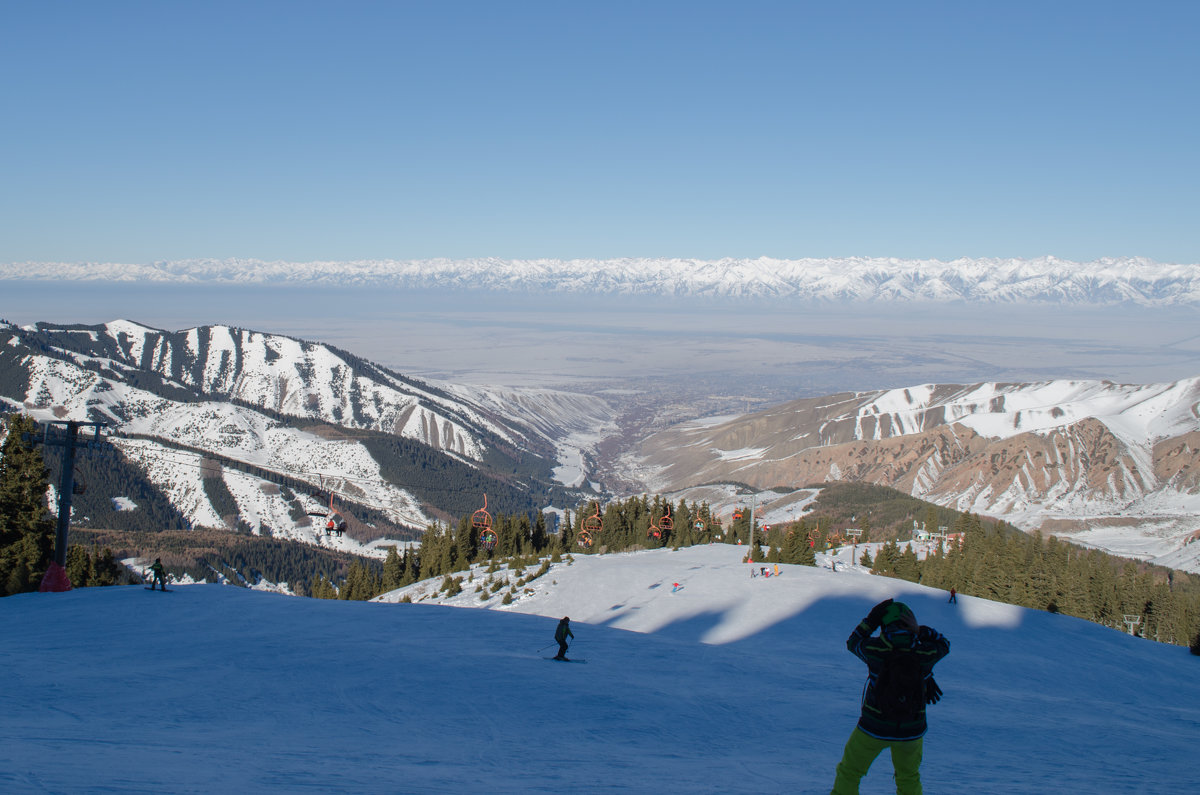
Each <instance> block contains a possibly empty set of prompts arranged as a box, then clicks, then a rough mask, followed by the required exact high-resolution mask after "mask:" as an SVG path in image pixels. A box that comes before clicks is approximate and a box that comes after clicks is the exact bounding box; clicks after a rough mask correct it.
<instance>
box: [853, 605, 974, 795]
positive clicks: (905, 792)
mask: <svg viewBox="0 0 1200 795" xmlns="http://www.w3.org/2000/svg"><path fill="white" fill-rule="evenodd" d="M877 628H882V631H881V632H880V634H879V637H872V633H874V632H875V630H876V629H877ZM846 648H847V649H849V650H850V651H851V653H853V654H854V655H855V656H856V657H858V658H859V659H861V660H862V661H863V662H865V663H866V664H867V671H868V676H867V686H866V689H865V690H864V691H863V702H862V712H861V715H860V717H859V719H858V726H856V727H855V729H854V731H853V732H851V734H850V739H849V740H848V741H847V742H846V748H845V751H844V752H843V754H842V761H841V762H839V763H838V766H837V778H836V779H835V780H834V782H833V791H832V793H831V795H853V794H854V793H857V792H858V782H859V781H860V780H861V779H862V777H863V776H865V775H866V774H867V770H868V769H869V768H870V767H871V763H872V762H874V761H875V757H877V756H879V754H880V752H881V751H883V749H884V748H889V749H891V753H892V767H893V768H894V769H895V778H896V792H897V793H899V795H921V754H922V751H923V748H924V739H923V738H924V736H925V730H926V728H927V724H926V722H925V702H926V701H928V702H929V703H934V702H935V701H937V699H938V698H939V697H940V695H941V691H940V689H939V688H938V687H937V684H936V683H935V682H934V681H933V666H934V665H935V664H936V663H937V662H938V660H940V659H942V658H943V657H945V656H946V655H947V654H949V653H950V642H949V641H948V640H946V638H945V637H943V636H942V634H941V633H939V632H938V631H937V630H935V629H933V628H932V627H924V626H919V625H918V624H917V619H916V616H914V615H913V612H912V610H910V609H909V607H908V606H907V605H905V604H904V603H903V602H894V601H892V600H891V599H886V600H884V601H882V602H880V603H879V604H877V605H875V606H874V607H873V608H871V612H870V613H868V614H867V617H866V618H864V619H863V620H862V622H860V623H859V625H858V626H857V627H855V628H854V631H853V632H852V633H850V637H849V638H848V639H847V640H846ZM906 655H908V656H906ZM899 658H905V659H906V660H907V661H908V662H910V663H911V674H912V675H914V676H917V677H919V678H920V682H919V683H918V685H917V686H918V687H919V693H920V697H919V699H918V701H919V703H918V704H916V705H914V706H913V708H912V709H911V710H910V711H908V712H907V713H905V714H898V713H896V712H895V711H894V709H895V708H893V707H890V706H888V705H887V704H885V703H881V701H884V700H890V699H886V696H885V697H884V699H881V698H880V697H879V696H880V694H879V693H877V685H879V684H880V676H881V674H883V673H884V670H885V668H892V669H893V670H892V671H889V672H888V678H889V679H891V678H892V674H893V672H899V671H901V670H903V668H904V667H905V663H903V662H899V661H898V659H899ZM889 713H890V714H889Z"/></svg>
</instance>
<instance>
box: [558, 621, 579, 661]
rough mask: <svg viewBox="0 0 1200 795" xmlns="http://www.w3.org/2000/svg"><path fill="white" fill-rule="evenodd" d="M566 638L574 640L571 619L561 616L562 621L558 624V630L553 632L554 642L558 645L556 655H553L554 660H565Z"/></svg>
mask: <svg viewBox="0 0 1200 795" xmlns="http://www.w3.org/2000/svg"><path fill="white" fill-rule="evenodd" d="M567 638H570V639H571V640H574V639H575V633H574V632H572V631H571V619H570V618H568V617H567V616H563V619H562V621H559V622H558V628H557V629H556V630H554V640H555V642H556V643H558V654H556V655H554V659H556V660H565V659H567Z"/></svg>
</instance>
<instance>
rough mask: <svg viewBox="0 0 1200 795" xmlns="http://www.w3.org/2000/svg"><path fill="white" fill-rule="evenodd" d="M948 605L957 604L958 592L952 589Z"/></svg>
mask: <svg viewBox="0 0 1200 795" xmlns="http://www.w3.org/2000/svg"><path fill="white" fill-rule="evenodd" d="M950 604H952V605H956V604H958V591H956V590H954V589H953V588H951V589H950Z"/></svg>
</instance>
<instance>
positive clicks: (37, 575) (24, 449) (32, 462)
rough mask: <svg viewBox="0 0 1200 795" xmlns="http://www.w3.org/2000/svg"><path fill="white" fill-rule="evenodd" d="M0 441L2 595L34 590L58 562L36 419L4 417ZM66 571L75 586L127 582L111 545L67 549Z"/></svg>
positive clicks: (0, 594) (15, 416)
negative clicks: (36, 438)
mask: <svg viewBox="0 0 1200 795" xmlns="http://www.w3.org/2000/svg"><path fill="white" fill-rule="evenodd" d="M5 428H6V430H7V436H5V439H4V444H3V446H0V596H10V595H12V594H16V593H27V592H29V591H36V590H37V589H38V586H39V585H41V581H42V577H43V576H45V574H46V570H47V569H49V568H50V564H51V563H52V562H53V561H54V535H55V523H54V521H53V520H52V519H51V515H50V512H49V511H48V509H47V505H46V487H47V477H48V475H49V470H48V469H47V467H46V463H45V460H44V459H43V457H42V452H41V450H39V449H38V448H37V447H35V446H34V444H33V443H32V442H31V441H30V437H32V436H33V435H34V434H36V432H37V430H38V426H37V423H36V422H34V421H33V420H32V419H31V418H30V417H27V416H25V415H23V414H12V415H10V416H8V417H7V418H6V419H5ZM66 564H67V565H66V568H67V576H68V577H69V578H70V579H71V582H72V583H74V584H76V585H81V586H87V585H116V584H118V583H125V582H129V577H128V574H127V572H126V570H125V567H124V566H122V565H121V564H120V562H119V561H117V560H116V558H115V557H114V556H113V552H112V550H111V549H108V548H105V549H103V550H100V551H97V550H94V549H93V550H91V551H90V552H89V550H88V549H87V548H86V547H82V546H78V547H75V548H72V549H68V554H67V561H66Z"/></svg>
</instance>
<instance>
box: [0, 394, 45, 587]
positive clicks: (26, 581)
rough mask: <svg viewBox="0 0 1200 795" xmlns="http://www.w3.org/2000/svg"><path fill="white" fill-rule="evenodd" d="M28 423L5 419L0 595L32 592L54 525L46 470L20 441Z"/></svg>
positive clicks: (17, 417) (31, 428) (0, 461)
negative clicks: (50, 509)
mask: <svg viewBox="0 0 1200 795" xmlns="http://www.w3.org/2000/svg"><path fill="white" fill-rule="evenodd" d="M36 428H37V423H35V422H34V421H33V420H32V419H31V418H29V417H27V416H25V415H23V414H13V415H10V416H9V418H8V437H7V438H6V439H5V440H4V446H3V448H0V595H3V596H7V595H9V594H14V593H21V592H24V591H36V590H37V587H38V584H39V582H40V581H41V578H42V575H44V574H45V573H46V569H48V568H49V567H50V563H51V562H52V561H53V553H54V522H53V521H51V519H50V515H49V513H48V512H47V510H46V489H47V482H46V475H47V474H48V472H47V470H46V466H45V464H44V463H43V461H42V454H41V453H40V452H39V451H37V450H36V449H34V447H33V445H32V444H30V443H29V442H28V441H26V440H25V438H24V436H25V435H26V434H33V433H34V432H35V430H36Z"/></svg>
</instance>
